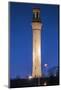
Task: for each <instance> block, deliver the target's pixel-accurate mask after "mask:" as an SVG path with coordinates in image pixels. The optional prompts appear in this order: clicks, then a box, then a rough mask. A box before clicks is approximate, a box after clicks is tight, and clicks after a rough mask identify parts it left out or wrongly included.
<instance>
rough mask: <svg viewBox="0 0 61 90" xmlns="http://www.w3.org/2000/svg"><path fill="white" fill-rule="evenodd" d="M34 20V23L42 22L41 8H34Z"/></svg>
mask: <svg viewBox="0 0 61 90" xmlns="http://www.w3.org/2000/svg"><path fill="white" fill-rule="evenodd" d="M32 13H33V19H32V22H41V20H40V8H33V11H32Z"/></svg>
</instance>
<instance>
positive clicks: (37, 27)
mask: <svg viewBox="0 0 61 90" xmlns="http://www.w3.org/2000/svg"><path fill="white" fill-rule="evenodd" d="M41 27H42V23H41V20H40V9H38V8H34V9H33V20H32V31H33V66H32V77H33V78H35V77H36V78H37V77H41V76H42V70H41Z"/></svg>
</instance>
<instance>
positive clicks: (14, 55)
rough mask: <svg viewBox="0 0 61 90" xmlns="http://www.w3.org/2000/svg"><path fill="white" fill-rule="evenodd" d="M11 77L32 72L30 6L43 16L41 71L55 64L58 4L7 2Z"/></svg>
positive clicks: (56, 62)
mask: <svg viewBox="0 0 61 90" xmlns="http://www.w3.org/2000/svg"><path fill="white" fill-rule="evenodd" d="M9 7H10V11H9V12H10V17H9V18H10V78H16V77H17V76H19V77H22V78H24V77H26V76H28V75H31V73H32V26H31V25H32V9H33V8H40V12H41V13H40V18H41V20H42V24H43V27H42V68H43V69H42V71H43V73H45V74H46V71H45V67H44V64H45V63H47V64H48V67H47V70H49V69H50V68H52V67H54V66H58V27H59V25H58V15H59V14H58V5H44V4H43V5H41V4H25V3H13V2H12V3H10V6H9Z"/></svg>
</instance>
